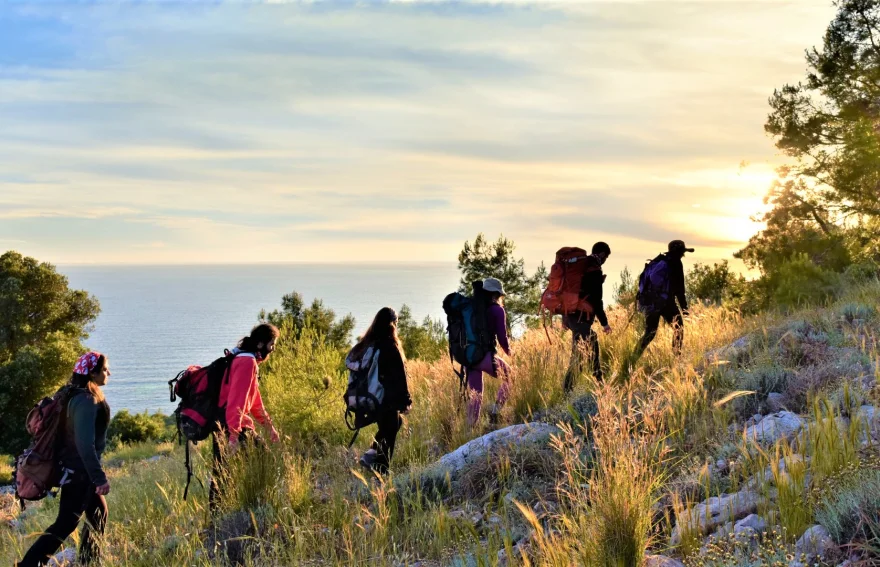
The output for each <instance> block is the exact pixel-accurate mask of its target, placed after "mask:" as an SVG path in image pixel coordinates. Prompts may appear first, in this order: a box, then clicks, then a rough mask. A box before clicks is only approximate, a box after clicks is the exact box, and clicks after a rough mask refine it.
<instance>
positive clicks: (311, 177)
mask: <svg viewBox="0 0 880 567" xmlns="http://www.w3.org/2000/svg"><path fill="white" fill-rule="evenodd" d="M833 15H834V8H833V6H832V5H831V2H830V0H827V1H826V0H817V1H813V0H796V1H792V2H785V1H781V0H760V1H756V2H746V1H743V2H740V1H736V2H723V1H715V0H702V1H693V2H667V1H662V0H650V1H645V2H639V3H633V2H623V1H606V2H590V1H584V2H558V3H543V2H528V1H514V0H512V1H509V2H493V3H481V2H469V1H460V2H455V3H432V2H420V1H409V2H366V1H363V2H320V1H318V2H310V3H299V2H280V3H273V4H256V3H252V2H239V3H226V2H196V3H189V4H184V3H172V2H153V3H150V2H137V3H129V2H124V1H117V2H105V3H84V2H78V3H72V4H61V3H51V4H50V5H46V4H36V3H35V4H26V3H0V251H2V250H6V249H14V250H18V251H20V252H22V253H25V254H28V255H32V256H35V257H37V258H39V259H40V260H46V261H50V262H53V263H58V264H71V263H98V264H107V263H111V264H112V263H135V264H138V263H217V262H221V263H222V262H233V263H250V262H434V261H447V262H452V261H455V259H456V256H457V254H458V251H459V250H460V249H461V247H462V244H463V243H464V241H465V240H472V239H473V238H474V237H475V236H476V234H477V233H479V232H483V233H485V234H486V235H487V236H488V237H489V238H493V239H494V238H496V237H497V236H498V235H499V234H503V235H505V236H506V237H508V238H511V239H512V240H514V241H515V242H516V244H517V253H518V254H519V255H521V256H522V257H524V258H525V259H526V261H527V264H529V265H536V264H537V263H538V262H541V261H544V262H547V263H548V264H549V263H551V262H552V259H553V253H554V251H555V250H556V249H558V248H560V247H561V246H582V247H589V246H590V245H591V244H592V243H593V242H595V241H596V240H604V241H607V242H608V243H609V244H610V245H611V248H612V259H611V261H609V264H610V265H611V266H612V267H616V268H620V267H622V266H623V265H624V264H628V265H630V266H633V265H636V264H639V263H641V262H642V261H643V260H644V259H645V258H646V257H648V256H653V255H655V254H656V253H657V252H660V251H662V250H663V249H665V243H666V242H668V241H669V240H671V239H674V238H682V239H684V240H686V241H687V242H688V244H689V245H691V246H694V247H695V248H697V253H696V254H694V255H693V256H692V261H701V262H712V261H717V260H720V259H722V258H729V257H730V255H731V254H732V253H733V252H734V251H735V250H737V249H739V248H741V247H742V245H743V244H744V243H745V242H746V241H747V240H748V238H749V236H751V235H752V234H753V233H754V232H756V231H757V230H758V229H759V228H760V226H759V225H756V224H755V223H753V222H751V221H750V220H749V217H750V216H751V215H753V214H754V213H756V212H758V211H759V210H760V209H761V207H762V202H761V200H762V197H763V196H764V194H765V193H766V191H767V188H768V187H769V185H770V183H771V181H772V179H773V177H774V174H773V171H774V168H775V167H776V166H778V165H780V164H782V163H784V159H783V158H782V157H781V156H780V155H779V152H778V151H777V150H776V149H775V147H774V146H773V142H772V140H771V139H770V138H768V137H767V136H766V135H765V133H764V130H763V124H764V121H765V118H766V116H767V113H768V110H769V107H768V104H767V99H768V97H769V96H770V95H771V94H772V92H773V89H774V88H777V87H781V86H782V85H784V84H785V83H791V82H797V81H798V80H800V79H802V78H803V77H804V75H805V62H804V50H805V49H807V48H809V47H812V46H814V45H820V44H821V39H822V35H823V33H824V30H825V28H826V26H827V25H828V22H829V21H830V20H831V18H832V17H833Z"/></svg>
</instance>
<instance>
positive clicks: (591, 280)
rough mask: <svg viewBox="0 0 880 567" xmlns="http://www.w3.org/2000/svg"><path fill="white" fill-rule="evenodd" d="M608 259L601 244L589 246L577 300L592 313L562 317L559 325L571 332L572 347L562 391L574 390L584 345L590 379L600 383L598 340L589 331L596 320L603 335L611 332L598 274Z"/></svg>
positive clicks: (607, 249) (580, 369) (608, 252)
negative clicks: (591, 372) (588, 360)
mask: <svg viewBox="0 0 880 567" xmlns="http://www.w3.org/2000/svg"><path fill="white" fill-rule="evenodd" d="M610 255H611V247H610V246H608V244H606V243H604V242H597V243H596V244H594V245H593V249H592V254H591V255H590V256H588V257H587V259H586V262H587V267H586V272H585V273H584V276H583V279H581V292H580V299H586V300H587V302H588V303H589V304H590V306H591V307H592V308H593V310H592V312H586V311H574V312H573V313H569V314H566V315H564V316H563V317H562V324H563V325H565V327H566V328H567V329H571V334H572V347H571V363H570V364H569V365H568V372H566V373H565V382H564V387H565V391H566V392H569V391H571V389H572V387H573V386H574V378H575V376H577V375H578V374H580V373H581V371H582V369H583V368H582V366H583V361H582V360H581V350H582V348H583V347H582V345H583V343H585V342H586V343H587V347H588V348H589V351H590V359H591V363H592V371H593V376H595V377H596V379H597V380H601V379H602V366H601V364H600V361H599V337H598V335H596V332H595V331H594V330H593V322H594V321H595V320H596V319H598V320H599V324H600V325H602V329H603V330H604V331H605V332H606V333H610V332H611V327H610V326H609V325H608V317H607V316H606V315H605V305H604V303H603V302H602V284H603V283H604V282H605V276H604V275H603V274H602V265H603V264H604V263H605V261H606V260H608V257H609V256H610Z"/></svg>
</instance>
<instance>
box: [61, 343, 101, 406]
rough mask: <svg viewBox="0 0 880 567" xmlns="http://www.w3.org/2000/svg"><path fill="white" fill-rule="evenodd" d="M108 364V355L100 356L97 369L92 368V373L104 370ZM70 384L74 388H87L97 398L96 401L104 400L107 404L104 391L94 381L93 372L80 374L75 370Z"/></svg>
mask: <svg viewBox="0 0 880 567" xmlns="http://www.w3.org/2000/svg"><path fill="white" fill-rule="evenodd" d="M105 366H107V357H106V356H104V355H103V354H102V355H101V356H100V357H98V364H97V365H96V366H95V369H94V370H92V374H95V373H97V372H102V371H103V370H104V367H105ZM70 385H71V386H73V387H74V388H84V389H87V390H88V391H89V392H90V393H91V394H92V396H93V397H94V398H95V401H97V402H102V403H104V404H105V405H106V398H105V397H104V392H103V391H101V387H100V386H98V385H97V384H95V383H94V382H93V381H92V375H91V374H79V373H77V372H74V373H73V374H71V376H70Z"/></svg>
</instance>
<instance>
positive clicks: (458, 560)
mask: <svg viewBox="0 0 880 567" xmlns="http://www.w3.org/2000/svg"><path fill="white" fill-rule="evenodd" d="M450 565H452V567H479V563H478V562H477V558H476V557H474V554H473V553H468V554H467V555H460V556H458V557H454V558H453V559H452V561H451V562H450Z"/></svg>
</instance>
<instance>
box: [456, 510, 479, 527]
mask: <svg viewBox="0 0 880 567" xmlns="http://www.w3.org/2000/svg"><path fill="white" fill-rule="evenodd" d="M449 519H450V520H455V521H459V522H467V523H469V524H471V525H472V526H475V527H476V526H478V525H480V522H482V521H483V514H481V513H480V512H473V513H471V512H468V511H466V510H461V509H459V510H453V511H452V512H450V513H449Z"/></svg>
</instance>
